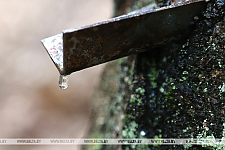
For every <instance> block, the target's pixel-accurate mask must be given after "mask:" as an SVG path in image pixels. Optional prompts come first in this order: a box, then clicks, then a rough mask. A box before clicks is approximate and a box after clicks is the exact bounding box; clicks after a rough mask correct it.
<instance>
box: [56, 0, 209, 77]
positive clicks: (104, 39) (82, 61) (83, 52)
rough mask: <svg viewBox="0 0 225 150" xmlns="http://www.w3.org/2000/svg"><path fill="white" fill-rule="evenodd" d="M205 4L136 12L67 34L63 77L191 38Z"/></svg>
mask: <svg viewBox="0 0 225 150" xmlns="http://www.w3.org/2000/svg"><path fill="white" fill-rule="evenodd" d="M206 5H207V3H206V2H205V1H198V2H190V1H189V2H187V1H186V2H184V3H182V4H181V3H179V4H177V5H173V6H170V7H165V8H161V9H158V10H148V11H144V12H143V11H136V12H135V13H131V14H127V15H122V16H119V17H116V18H112V19H109V20H106V21H103V22H99V23H96V24H92V25H88V26H84V27H81V28H78V29H70V30H65V31H64V32H63V71H60V73H61V74H63V75H68V74H71V73H72V72H75V71H79V70H81V69H84V68H87V67H91V66H94V65H98V64H101V63H104V62H108V61H111V60H115V59H118V58H121V57H125V56H128V55H131V54H136V53H139V52H143V51H144V50H145V48H147V49H149V48H150V49H151V48H153V47H155V46H159V45H162V44H165V43H167V42H171V41H173V40H180V39H181V38H185V37H187V36H189V33H190V31H191V30H192V27H191V23H192V22H193V21H194V17H195V16H198V17H199V18H200V17H201V12H202V10H204V9H205V8H206Z"/></svg>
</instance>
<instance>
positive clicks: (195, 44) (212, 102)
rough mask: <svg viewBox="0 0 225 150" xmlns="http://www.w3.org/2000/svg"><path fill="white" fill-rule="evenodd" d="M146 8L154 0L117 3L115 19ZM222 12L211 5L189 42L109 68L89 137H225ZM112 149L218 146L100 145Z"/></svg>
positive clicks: (214, 3) (160, 3) (224, 21)
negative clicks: (117, 16)
mask: <svg viewBox="0 0 225 150" xmlns="http://www.w3.org/2000/svg"><path fill="white" fill-rule="evenodd" d="M150 3H154V1H152V0H150V1H148V0H125V1H122V0H115V11H116V13H115V14H116V15H120V13H127V11H131V10H133V9H136V8H138V7H143V6H145V5H147V4H150ZM156 3H157V4H158V6H164V5H167V4H169V2H167V1H157V2H156ZM224 8H225V4H224V0H218V1H211V2H209V3H208V6H207V10H206V11H205V12H203V13H204V18H203V19H201V20H200V19H198V20H197V21H196V28H195V30H194V31H193V32H192V33H190V36H189V38H188V39H185V40H182V41H179V42H173V43H170V44H169V45H164V46H162V47H159V48H157V49H154V50H151V51H147V52H144V53H141V54H138V55H135V56H129V57H127V58H123V59H120V60H117V61H114V62H112V63H109V64H108V65H107V66H106V68H105V71H104V73H103V76H102V82H101V86H100V89H101V90H99V91H98V92H97V93H98V95H101V96H98V97H96V98H95V101H97V102H98V103H96V104H95V110H93V113H94V114H95V115H93V120H92V125H93V128H92V129H91V131H90V133H98V136H99V137H102V138H157V137H158V138H161V137H162V138H222V137H224V135H225V129H224V125H225V124H224V123H225V121H224V108H225V107H224V105H225V104H224V100H225V61H224V56H225V17H224ZM111 82H112V83H111ZM99 93H101V94H99ZM99 103H100V104H99ZM104 103H105V104H104ZM101 119H102V120H101ZM93 122H94V123H93ZM94 135H96V134H94ZM95 138H96V137H95ZM111 148H114V149H120V148H122V149H218V148H221V147H220V145H198V146H196V145H190V146H183V145H168V146H157V147H156V146H152V145H132V146H130V145H127V146H122V147H120V146H114V147H113V146H101V149H111Z"/></svg>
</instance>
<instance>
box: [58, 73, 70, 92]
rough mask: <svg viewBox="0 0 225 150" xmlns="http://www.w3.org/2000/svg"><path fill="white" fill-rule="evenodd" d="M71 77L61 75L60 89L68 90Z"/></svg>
mask: <svg viewBox="0 0 225 150" xmlns="http://www.w3.org/2000/svg"><path fill="white" fill-rule="evenodd" d="M68 82H69V76H64V75H60V76H59V87H60V88H61V89H66V88H67V87H68Z"/></svg>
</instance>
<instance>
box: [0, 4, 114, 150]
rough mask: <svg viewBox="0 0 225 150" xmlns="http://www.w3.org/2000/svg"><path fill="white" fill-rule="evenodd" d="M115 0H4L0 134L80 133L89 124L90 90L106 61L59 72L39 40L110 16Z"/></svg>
mask: <svg viewBox="0 0 225 150" xmlns="http://www.w3.org/2000/svg"><path fill="white" fill-rule="evenodd" d="M112 15H113V4H112V0H66V1H59V0H58V1H56V0H32V1H30V0H20V1H18V0H7V1H3V0H2V1H0V30H1V34H0V45H1V50H0V59H1V61H0V66H1V69H0V83H1V86H0V103H1V104H0V138H81V137H85V134H87V132H88V130H89V128H90V126H89V117H90V114H91V103H90V102H91V100H92V95H93V93H94V91H95V89H96V87H97V86H98V83H99V81H100V78H99V77H100V75H101V73H102V70H103V67H104V65H100V66H96V67H92V68H90V69H86V70H83V71H80V72H77V73H74V74H72V75H70V79H69V88H68V89H67V90H61V89H60V88H59V87H58V78H59V73H58V70H57V69H56V67H55V66H54V64H53V63H52V61H51V59H50V57H49V56H48V55H47V52H46V51H45V49H44V47H43V46H42V44H41V42H40V40H41V39H44V38H46V37H49V36H52V35H55V34H58V33H61V32H62V30H64V29H69V28H76V27H79V26H83V25H87V24H91V23H95V22H98V21H102V20H106V19H108V18H110V17H111V16H112ZM79 148H80V147H79V146H66V147H64V146H0V149H10V150H19V149H31V150H33V149H35V150H37V149H42V150H45V149H48V150H49V149H54V150H58V149H67V150H70V149H79Z"/></svg>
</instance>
